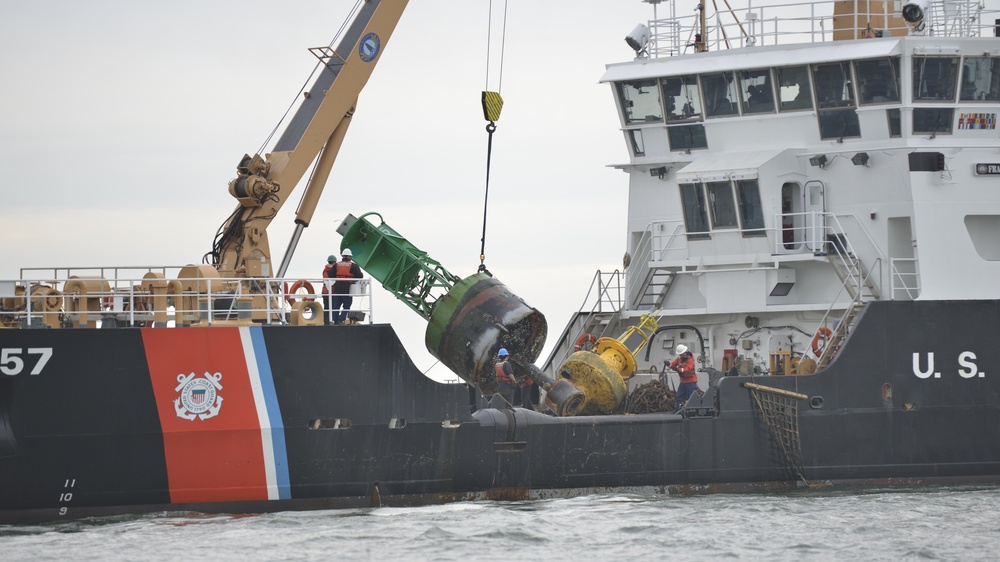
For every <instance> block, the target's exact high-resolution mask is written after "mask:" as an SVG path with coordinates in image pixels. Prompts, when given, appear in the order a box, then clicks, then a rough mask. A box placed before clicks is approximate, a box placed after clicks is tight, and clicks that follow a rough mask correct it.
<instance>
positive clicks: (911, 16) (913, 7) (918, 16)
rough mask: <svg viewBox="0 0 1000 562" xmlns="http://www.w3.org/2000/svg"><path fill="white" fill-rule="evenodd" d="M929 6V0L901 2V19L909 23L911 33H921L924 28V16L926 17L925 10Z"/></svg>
mask: <svg viewBox="0 0 1000 562" xmlns="http://www.w3.org/2000/svg"><path fill="white" fill-rule="evenodd" d="M929 8H930V0H909V1H908V2H906V3H905V4H903V9H902V10H900V13H901V15H902V16H903V19H904V20H906V23H908V24H910V30H911V32H912V33H915V34H919V35H923V34H924V33H923V32H924V30H925V29H926V27H927V26H926V24H925V23H924V18H925V17H927V10H928V9H929Z"/></svg>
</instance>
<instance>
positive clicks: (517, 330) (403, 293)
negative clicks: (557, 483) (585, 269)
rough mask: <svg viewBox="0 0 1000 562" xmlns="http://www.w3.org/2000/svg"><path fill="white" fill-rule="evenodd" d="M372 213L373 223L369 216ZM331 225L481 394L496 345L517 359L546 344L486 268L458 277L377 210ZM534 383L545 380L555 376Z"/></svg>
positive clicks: (431, 346)
mask: <svg viewBox="0 0 1000 562" xmlns="http://www.w3.org/2000/svg"><path fill="white" fill-rule="evenodd" d="M370 216H374V217H378V219H379V224H378V225H375V224H373V223H371V222H370V221H368V220H367V218H366V217H370ZM337 232H339V233H340V234H342V235H343V236H344V239H343V241H342V242H341V244H340V247H341V250H343V249H344V248H350V249H351V251H352V252H353V253H354V261H355V262H356V263H357V264H358V265H359V266H361V268H362V269H364V270H365V271H367V272H368V274H369V275H371V276H372V277H373V278H375V279H377V280H378V281H379V282H380V283H381V284H382V286H383V287H385V288H386V289H387V290H388V291H389V292H391V293H393V294H394V295H396V297H397V298H398V299H400V300H401V301H403V302H404V303H406V305H407V306H409V307H410V308H411V309H413V311H414V312H416V313H417V314H420V315H421V316H422V317H423V318H425V319H426V320H427V321H428V324H427V331H426V333H425V335H424V343H425V345H426V346H427V350H428V351H430V352H431V355H433V356H434V357H436V358H437V359H439V360H440V361H441V363H443V364H444V365H445V366H447V367H448V368H449V369H451V370H452V371H453V372H454V373H455V374H456V375H458V376H459V377H461V378H462V379H463V380H465V381H466V382H469V383H478V384H479V386H480V388H481V389H482V391H483V393H484V394H492V393H494V392H495V390H496V375H495V368H494V365H495V364H496V354H497V351H499V349H500V348H501V347H505V348H507V349H508V350H509V351H510V354H511V355H512V356H513V357H516V358H517V360H518V361H519V362H520V363H523V364H530V363H531V362H533V361H535V359H537V358H538V355H539V354H540V353H541V350H542V346H544V345H545V336H546V331H547V325H546V323H545V316H543V315H542V313H541V312H539V311H538V310H536V309H534V308H532V307H530V306H528V305H527V304H526V303H525V302H524V301H523V300H521V298H520V297H518V296H517V295H515V294H514V293H512V292H511V291H510V289H508V288H507V287H506V286H505V285H504V284H503V283H501V282H500V281H498V280H497V279H496V278H494V277H492V276H491V275H490V274H489V273H486V272H480V273H476V274H474V275H471V276H469V277H466V278H464V279H460V278H459V277H458V276H456V275H453V274H451V273H449V272H448V271H447V270H445V269H444V268H443V267H442V266H441V264H439V263H438V262H436V261H434V260H433V259H431V258H430V257H429V256H428V255H427V254H426V253H425V252H422V251H421V250H419V249H417V247H416V246H414V245H413V244H411V243H410V242H409V241H407V240H406V239H405V238H403V237H402V236H400V235H399V233H398V232H396V231H395V230H393V229H392V228H391V227H389V225H387V224H385V221H383V220H382V217H381V215H378V214H377V213H367V214H365V215H361V216H360V217H358V218H355V217H354V216H352V215H348V216H347V218H346V219H344V222H343V223H342V224H341V226H340V227H339V228H338V229H337ZM535 371H537V369H535ZM546 379H548V380H546ZM536 380H537V379H536ZM538 382H539V384H541V385H542V386H543V387H546V386H551V384H552V383H554V382H555V381H552V380H551V379H550V378H548V377H545V379H543V380H539V381H538ZM570 394H572V393H567V395H570ZM560 406H565V405H560Z"/></svg>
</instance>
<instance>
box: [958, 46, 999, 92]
mask: <svg viewBox="0 0 1000 562" xmlns="http://www.w3.org/2000/svg"><path fill="white" fill-rule="evenodd" d="M959 99H961V100H962V101H1000V58H994V57H966V58H965V62H964V63H963V65H962V90H961V93H960V94H959Z"/></svg>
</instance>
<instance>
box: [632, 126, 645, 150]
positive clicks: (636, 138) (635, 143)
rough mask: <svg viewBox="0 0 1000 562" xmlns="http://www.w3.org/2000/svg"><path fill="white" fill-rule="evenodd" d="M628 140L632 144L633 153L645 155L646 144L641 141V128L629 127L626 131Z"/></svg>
mask: <svg viewBox="0 0 1000 562" xmlns="http://www.w3.org/2000/svg"><path fill="white" fill-rule="evenodd" d="M628 140H629V142H630V143H631V144H632V154H633V155H635V156H645V155H646V146H645V145H644V144H643V142H642V129H631V130H630V131H628Z"/></svg>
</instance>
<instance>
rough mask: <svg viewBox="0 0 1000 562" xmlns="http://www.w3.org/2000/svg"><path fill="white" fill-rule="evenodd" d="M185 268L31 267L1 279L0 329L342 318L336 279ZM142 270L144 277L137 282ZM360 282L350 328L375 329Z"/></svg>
mask: <svg viewBox="0 0 1000 562" xmlns="http://www.w3.org/2000/svg"><path fill="white" fill-rule="evenodd" d="M184 269H185V268H180V267H140V268H134V267H93V268H72V269H66V268H41V269H25V270H22V271H21V278H20V279H14V280H0V327H4V328H33V327H41V326H48V327H50V328H108V327H158V328H160V327H162V328H167V327H176V326H215V325H244V324H247V325H248V324H251V323H257V324H293V325H319V324H324V323H331V322H332V321H334V320H335V319H336V316H335V312H334V311H333V310H332V306H331V305H332V300H333V299H332V297H333V296H334V294H333V283H334V282H335V281H337V279H278V278H220V277H211V276H208V277H194V276H184V275H180V276H177V275H178V272H180V271H182V270H184ZM137 270H138V272H144V274H143V275H142V276H141V277H138V276H135V274H136V273H137ZM168 276H170V277H168ZM344 281H349V280H348V279H345V280H344ZM354 281H355V282H354V283H352V284H351V285H350V292H349V293H348V295H349V296H351V297H352V300H353V302H352V306H351V309H350V311H348V313H347V319H346V322H347V323H361V322H367V323H371V322H372V293H371V282H370V280H369V279H357V280H354Z"/></svg>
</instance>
